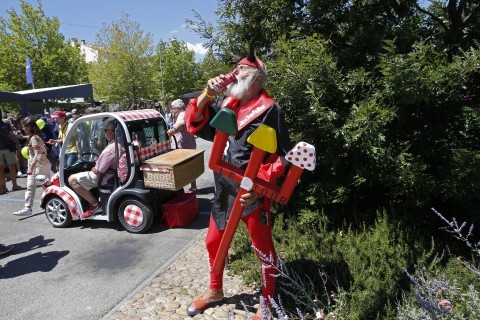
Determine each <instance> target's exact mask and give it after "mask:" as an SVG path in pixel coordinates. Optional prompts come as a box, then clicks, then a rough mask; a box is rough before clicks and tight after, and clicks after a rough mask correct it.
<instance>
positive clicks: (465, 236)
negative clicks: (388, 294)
mask: <svg viewBox="0 0 480 320" xmlns="http://www.w3.org/2000/svg"><path fill="white" fill-rule="evenodd" d="M432 210H433V212H435V214H436V215H437V216H438V217H439V218H440V219H441V220H442V221H443V222H444V223H445V224H446V226H445V227H442V228H441V229H442V230H445V231H446V232H448V233H450V234H451V235H452V236H453V237H454V238H456V239H458V240H460V241H462V242H463V243H465V245H466V246H467V247H468V248H470V249H471V253H472V260H471V261H470V262H468V261H465V260H463V259H461V260H459V261H460V262H461V263H462V264H463V266H465V267H466V268H467V269H468V270H469V271H470V272H472V273H473V274H474V275H475V276H476V280H477V281H478V280H480V278H478V276H480V272H479V269H478V258H479V257H480V242H476V243H475V242H474V241H473V240H472V238H473V229H474V225H473V224H471V225H470V226H469V227H468V226H467V223H466V222H463V223H458V221H457V220H456V219H455V218H452V220H448V219H447V218H445V217H444V216H443V215H442V214H441V213H439V212H438V211H437V210H435V209H434V208H432ZM405 272H406V273H407V275H408V277H409V279H410V281H411V282H412V283H413V285H414V299H413V300H412V299H408V297H407V296H404V298H403V302H402V303H401V304H399V305H398V308H397V309H398V318H399V319H402V320H404V319H405V320H407V319H412V320H413V319H479V317H480V294H479V292H478V290H477V289H476V287H475V286H474V285H473V284H468V285H464V286H459V285H457V284H456V283H455V281H452V280H451V279H449V277H448V276H447V275H446V274H445V273H442V274H440V275H437V276H436V277H435V276H430V275H428V272H427V270H426V269H425V268H416V271H415V274H414V275H411V274H409V273H408V272H407V271H405Z"/></svg>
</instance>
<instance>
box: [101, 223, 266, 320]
mask: <svg viewBox="0 0 480 320" xmlns="http://www.w3.org/2000/svg"><path fill="white" fill-rule="evenodd" d="M205 235H206V231H204V232H203V233H202V234H201V235H200V236H199V237H197V238H196V239H195V240H194V241H193V242H192V244H191V245H190V246H189V247H188V248H187V249H186V250H185V251H184V252H182V253H181V254H180V255H179V256H178V257H177V258H176V259H175V260H174V261H173V262H172V263H171V264H170V265H169V266H168V267H167V268H165V270H164V271H162V272H161V273H159V274H158V275H157V276H156V277H155V278H154V279H153V280H151V281H150V283H149V284H147V285H146V286H145V287H144V288H142V289H141V290H140V291H139V292H137V293H136V294H135V295H134V296H133V297H132V298H131V299H130V300H129V301H127V302H125V303H124V304H123V305H121V306H119V307H117V310H114V312H113V313H112V314H111V316H110V317H109V318H108V319H109V320H153V319H165V320H166V319H169V320H172V319H173V320H176V319H179V320H180V319H182V320H183V319H195V320H214V319H231V320H247V319H251V317H252V316H253V315H254V314H255V311H256V310H257V308H258V297H257V295H256V294H255V290H254V288H252V287H250V286H246V285H244V284H243V282H242V278H241V277H239V276H231V275H228V272H226V274H225V276H224V281H223V283H224V293H225V300H224V304H220V305H217V306H215V307H212V308H209V309H207V310H205V311H204V312H203V313H202V314H197V315H196V316H194V317H189V316H187V312H186V308H187V305H188V304H189V303H190V302H191V301H192V299H194V298H196V297H197V296H199V295H200V294H202V293H203V292H204V291H205V290H207V288H208V282H209V277H208V259H207V257H208V256H207V250H206V248H205V242H204V239H205ZM242 302H243V304H245V305H246V306H247V310H245V309H244V307H243V305H242Z"/></svg>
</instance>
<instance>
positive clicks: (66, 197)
mask: <svg viewBox="0 0 480 320" xmlns="http://www.w3.org/2000/svg"><path fill="white" fill-rule="evenodd" d="M51 193H54V194H56V195H58V196H59V197H60V198H62V200H63V201H64V202H65V204H66V205H67V207H68V209H69V210H70V214H71V215H72V219H73V220H78V219H80V214H79V213H78V209H77V203H76V202H75V200H74V199H73V197H72V196H71V195H70V194H68V193H67V192H66V191H65V190H63V189H61V188H60V187H57V186H54V185H52V186H50V187H48V188H47V189H45V192H43V194H42V197H41V199H40V202H43V199H44V198H45V196H46V195H48V194H51Z"/></svg>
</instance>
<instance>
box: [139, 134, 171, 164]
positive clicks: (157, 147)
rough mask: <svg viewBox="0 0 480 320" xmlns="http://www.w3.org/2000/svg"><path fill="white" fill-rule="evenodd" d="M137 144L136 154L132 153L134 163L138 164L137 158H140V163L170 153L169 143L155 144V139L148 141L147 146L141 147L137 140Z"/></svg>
mask: <svg viewBox="0 0 480 320" xmlns="http://www.w3.org/2000/svg"><path fill="white" fill-rule="evenodd" d="M137 143H138V145H139V149H138V152H135V153H134V159H135V163H138V157H140V161H142V162H143V161H145V160H147V159H150V158H153V157H155V156H158V155H160V154H162V153H165V152H167V151H170V141H165V142H163V143H157V141H156V140H155V139H152V141H150V144H149V145H148V146H143V147H142V146H141V145H140V143H139V142H138V140H137Z"/></svg>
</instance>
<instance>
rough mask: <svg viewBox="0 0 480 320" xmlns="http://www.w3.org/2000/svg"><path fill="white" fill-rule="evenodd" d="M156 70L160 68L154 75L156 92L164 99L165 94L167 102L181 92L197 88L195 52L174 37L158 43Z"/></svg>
mask: <svg viewBox="0 0 480 320" xmlns="http://www.w3.org/2000/svg"><path fill="white" fill-rule="evenodd" d="M160 60H161V66H162V67H161V69H160ZM157 66H158V67H157ZM155 70H158V72H156V73H155V77H154V79H155V81H154V82H155V85H156V91H155V92H156V94H157V96H158V97H161V99H162V100H163V98H164V95H165V100H166V101H165V103H167V101H172V100H174V99H177V98H178V96H179V95H181V94H184V93H189V92H192V91H195V90H197V87H196V86H195V80H196V79H197V74H198V71H197V65H196V63H195V53H194V52H193V51H191V50H189V49H188V48H187V45H186V43H185V42H183V41H178V40H176V39H173V40H171V41H169V42H163V41H161V42H160V43H159V44H158V45H157V48H156V55H155ZM162 81H163V84H162ZM162 86H163V90H164V92H162V91H163V90H162Z"/></svg>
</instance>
